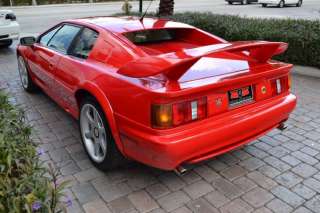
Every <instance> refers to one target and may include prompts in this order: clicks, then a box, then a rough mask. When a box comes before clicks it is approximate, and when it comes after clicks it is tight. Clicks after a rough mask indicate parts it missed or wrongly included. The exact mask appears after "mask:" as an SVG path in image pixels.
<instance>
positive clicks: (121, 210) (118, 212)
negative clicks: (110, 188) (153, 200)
mask: <svg viewBox="0 0 320 213" xmlns="http://www.w3.org/2000/svg"><path fill="white" fill-rule="evenodd" d="M109 207H110V209H111V211H112V212H113V213H126V212H131V211H133V210H135V207H134V206H133V204H132V203H131V201H130V200H129V199H128V198H127V197H120V198H117V199H115V200H113V201H111V202H109Z"/></svg>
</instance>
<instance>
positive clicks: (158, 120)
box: [152, 97, 207, 129]
mask: <svg viewBox="0 0 320 213" xmlns="http://www.w3.org/2000/svg"><path fill="white" fill-rule="evenodd" d="M206 117H207V98H206V97H204V98H199V99H194V100H190V101H183V102H178V103H173V104H163V105H161V104H159V105H158V104H156V105H152V126H153V127H155V128H162V129H165V128H170V127H175V126H179V125H182V124H185V123H189V122H192V121H196V120H201V119H204V118H206Z"/></svg>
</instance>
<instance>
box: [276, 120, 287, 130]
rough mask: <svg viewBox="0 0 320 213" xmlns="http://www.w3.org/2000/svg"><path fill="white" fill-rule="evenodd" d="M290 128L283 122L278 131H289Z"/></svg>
mask: <svg viewBox="0 0 320 213" xmlns="http://www.w3.org/2000/svg"><path fill="white" fill-rule="evenodd" d="M287 128H288V127H287V126H286V124H285V123H284V122H283V123H281V124H280V125H279V126H278V127H277V129H279V130H281V131H283V130H285V129H287Z"/></svg>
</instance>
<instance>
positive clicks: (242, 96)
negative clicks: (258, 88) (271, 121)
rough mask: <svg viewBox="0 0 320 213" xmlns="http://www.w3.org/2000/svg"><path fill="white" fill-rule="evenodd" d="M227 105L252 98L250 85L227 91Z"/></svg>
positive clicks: (234, 104) (241, 102)
mask: <svg viewBox="0 0 320 213" xmlns="http://www.w3.org/2000/svg"><path fill="white" fill-rule="evenodd" d="M228 98H229V105H230V106H237V105H241V104H244V103H247V102H250V101H252V100H253V95H252V87H251V86H246V87H242V88H239V89H235V90H230V91H229V92H228Z"/></svg>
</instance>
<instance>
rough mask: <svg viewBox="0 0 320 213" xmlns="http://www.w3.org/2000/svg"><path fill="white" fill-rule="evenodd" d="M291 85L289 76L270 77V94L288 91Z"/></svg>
mask: <svg viewBox="0 0 320 213" xmlns="http://www.w3.org/2000/svg"><path fill="white" fill-rule="evenodd" d="M290 86H291V80H290V77H289V76H285V77H281V78H277V79H272V80H271V88H272V95H273V96H274V95H278V94H281V93H283V92H286V91H289V90H290Z"/></svg>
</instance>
